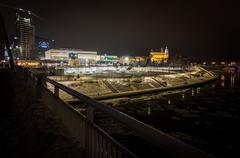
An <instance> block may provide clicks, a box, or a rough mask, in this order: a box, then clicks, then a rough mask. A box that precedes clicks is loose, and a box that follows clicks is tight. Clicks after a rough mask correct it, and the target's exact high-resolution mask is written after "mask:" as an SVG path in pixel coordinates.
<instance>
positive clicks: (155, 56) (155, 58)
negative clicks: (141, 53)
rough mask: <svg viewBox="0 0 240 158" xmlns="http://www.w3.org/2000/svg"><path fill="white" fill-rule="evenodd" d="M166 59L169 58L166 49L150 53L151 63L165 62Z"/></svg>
mask: <svg viewBox="0 0 240 158" xmlns="http://www.w3.org/2000/svg"><path fill="white" fill-rule="evenodd" d="M168 58H169V53H168V48H167V47H166V48H165V50H163V48H161V51H153V50H151V52H150V60H151V62H157V63H162V62H167V60H168Z"/></svg>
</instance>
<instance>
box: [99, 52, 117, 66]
mask: <svg viewBox="0 0 240 158" xmlns="http://www.w3.org/2000/svg"><path fill="white" fill-rule="evenodd" d="M97 63H98V64H107V65H113V64H117V63H119V58H118V56H115V55H107V54H105V55H98V56H97Z"/></svg>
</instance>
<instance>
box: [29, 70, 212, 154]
mask: <svg viewBox="0 0 240 158" xmlns="http://www.w3.org/2000/svg"><path fill="white" fill-rule="evenodd" d="M30 72H31V73H33V74H34V75H35V77H36V78H37V79H41V80H42V82H48V83H50V84H52V85H54V86H55V88H58V89H61V90H63V91H65V92H66V93H68V94H70V95H72V96H74V97H76V98H77V99H79V100H80V101H82V102H84V103H86V104H87V106H91V107H93V108H96V109H98V110H100V111H101V112H103V113H105V114H107V115H108V116H110V117H111V118H114V119H115V120H117V121H119V122H121V123H122V124H123V125H124V126H126V127H127V128H128V129H131V130H133V131H135V132H136V133H137V134H139V135H140V136H141V137H142V138H144V139H146V140H147V141H149V142H150V143H152V144H154V145H156V146H158V147H159V148H161V149H163V150H165V151H166V152H167V153H169V154H170V155H172V156H174V157H186V158H187V157H189V158H190V157H194V158H206V157H212V156H211V155H209V154H207V153H205V152H203V151H201V150H199V149H197V148H194V147H192V146H190V145H188V144H186V143H184V142H182V141H180V140H178V139H176V138H174V137H172V136H169V135H167V134H165V133H163V132H162V131H160V130H157V129H155V128H153V127H151V126H149V125H147V124H145V123H143V122H140V121H138V120H136V119H134V118H133V117H131V116H128V115H126V114H124V113H122V112H120V111H118V110H116V109H114V108H112V107H110V106H107V105H104V104H103V103H100V102H97V101H96V100H93V99H92V98H90V97H88V96H86V95H83V94H81V93H79V92H77V91H76V90H73V89H71V88H69V87H66V86H64V85H62V84H60V83H58V82H56V81H54V80H51V79H49V78H47V77H43V76H41V75H38V74H36V72H33V71H30ZM40 76H41V77H40Z"/></svg>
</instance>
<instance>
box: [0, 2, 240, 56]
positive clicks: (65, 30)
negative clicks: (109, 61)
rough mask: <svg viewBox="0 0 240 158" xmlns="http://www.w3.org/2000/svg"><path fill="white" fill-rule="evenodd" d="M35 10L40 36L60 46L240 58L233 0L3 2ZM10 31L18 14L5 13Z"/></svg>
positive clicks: (114, 51)
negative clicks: (166, 51)
mask: <svg viewBox="0 0 240 158" xmlns="http://www.w3.org/2000/svg"><path fill="white" fill-rule="evenodd" d="M1 3H5V4H9V5H13V6H17V7H22V8H26V9H30V10H32V11H33V12H35V13H36V14H38V15H39V16H41V17H42V18H43V20H36V33H37V34H38V35H39V36H42V37H46V38H50V39H54V40H55V41H56V46H57V47H64V48H82V49H86V50H97V51H100V52H103V53H109V54H110V53H111V54H116V55H148V52H149V50H150V49H151V48H154V49H158V48H161V47H164V46H166V45H167V46H168V47H169V49H170V53H177V54H182V55H184V56H188V57H196V58H202V59H203V58H211V59H214V58H216V59H221V58H228V59H237V58H238V59H240V52H239V50H240V49H239V48H238V45H239V43H240V40H239V29H240V22H239V21H240V20H239V19H240V16H239V15H238V11H237V9H238V7H237V6H238V5H237V4H236V3H235V2H234V1H231V0H192V1H186V0H164V1H162V0H158V1H153V0H145V1H140V0H138V1H130V0H129V2H125V1H114V0H112V1H110V0H109V1H106V0H98V1H93V0H92V1H90V0H88V1H87V0H84V1H81V0H79V1H71V0H65V1H64V2H60V0H59V1H54V0H51V1H50V0H39V1H38V0H32V1H20V0H1ZM1 10H2V12H3V14H4V16H5V18H6V17H8V18H7V25H8V31H9V33H10V34H12V33H13V31H14V24H15V21H14V12H13V11H12V10H7V9H2V8H1Z"/></svg>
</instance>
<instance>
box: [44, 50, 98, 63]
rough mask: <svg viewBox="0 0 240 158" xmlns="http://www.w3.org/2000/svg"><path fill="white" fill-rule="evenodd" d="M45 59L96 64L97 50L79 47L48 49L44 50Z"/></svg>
mask: <svg viewBox="0 0 240 158" xmlns="http://www.w3.org/2000/svg"><path fill="white" fill-rule="evenodd" d="M45 59H46V60H55V61H67V62H68V63H69V64H71V63H75V64H73V65H91V64H96V61H97V51H85V50H81V49H50V50H48V51H46V52H45Z"/></svg>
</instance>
